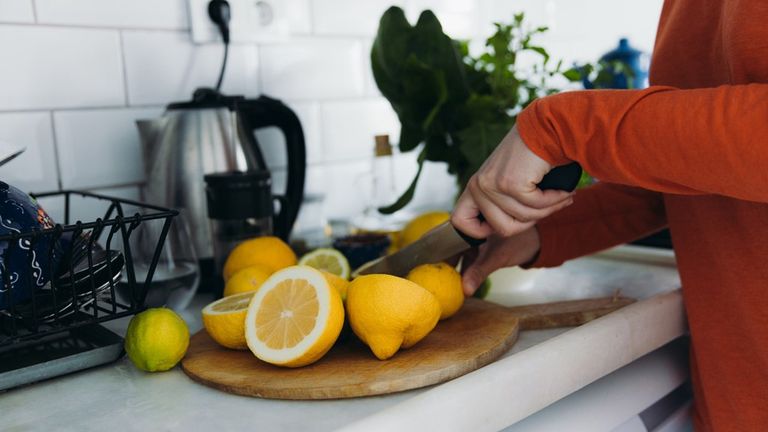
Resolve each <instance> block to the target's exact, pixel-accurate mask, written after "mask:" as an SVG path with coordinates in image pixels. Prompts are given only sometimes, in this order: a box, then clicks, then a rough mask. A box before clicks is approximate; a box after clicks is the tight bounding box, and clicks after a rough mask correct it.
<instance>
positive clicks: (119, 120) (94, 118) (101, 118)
mask: <svg viewBox="0 0 768 432" xmlns="http://www.w3.org/2000/svg"><path fill="white" fill-rule="evenodd" d="M161 113H162V108H160V107H156V108H138V109H137V108H127V109H125V108H122V109H110V110H76V111H58V112H55V113H54V115H53V121H54V125H55V128H56V144H57V146H58V150H59V167H60V169H61V186H62V188H64V189H92V188H99V187H104V186H117V185H128V184H137V183H140V182H141V181H143V179H144V163H143V161H142V151H141V145H140V143H139V137H138V134H137V133H136V125H135V122H136V120H137V119H146V118H153V117H157V116H159V115H160V114H161Z"/></svg>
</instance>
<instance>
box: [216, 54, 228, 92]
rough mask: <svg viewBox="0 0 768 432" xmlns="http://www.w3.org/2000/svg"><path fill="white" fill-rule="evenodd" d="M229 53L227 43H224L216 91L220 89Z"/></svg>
mask: <svg viewBox="0 0 768 432" xmlns="http://www.w3.org/2000/svg"><path fill="white" fill-rule="evenodd" d="M228 55H229V44H228V43H225V44H224V60H223V61H222V62H221V72H219V80H218V81H217V82H216V91H219V90H220V89H221V82H222V81H223V80H224V71H226V70H227V56H228Z"/></svg>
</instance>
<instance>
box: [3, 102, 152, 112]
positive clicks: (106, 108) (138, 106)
mask: <svg viewBox="0 0 768 432" xmlns="http://www.w3.org/2000/svg"><path fill="white" fill-rule="evenodd" d="M163 106H164V105H162V104H161V103H148V104H136V105H108V106H88V105H83V106H78V107H62V108H59V107H38V108H20V109H0V114H17V113H19V114H21V113H36V112H44V111H62V112H72V111H75V112H76V111H97V110H98V111H110V110H123V109H144V108H162V107H163Z"/></svg>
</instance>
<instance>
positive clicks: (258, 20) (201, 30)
mask: <svg viewBox="0 0 768 432" xmlns="http://www.w3.org/2000/svg"><path fill="white" fill-rule="evenodd" d="M209 1H210V0H188V5H189V20H190V24H191V27H192V41H193V42H195V43H198V44H202V43H207V42H215V41H220V40H221V35H220V34H219V30H218V29H217V28H216V26H215V25H214V24H213V22H212V21H211V19H210V17H208V3H209ZM227 1H228V2H229V8H230V11H231V16H232V18H231V19H230V21H229V38H230V42H231V43H233V44H237V43H253V42H273V41H280V40H284V39H286V38H287V37H288V35H289V33H290V30H291V29H290V23H289V20H288V6H289V4H290V3H291V2H287V1H284V0H227Z"/></svg>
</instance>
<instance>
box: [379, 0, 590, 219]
mask: <svg viewBox="0 0 768 432" xmlns="http://www.w3.org/2000/svg"><path fill="white" fill-rule="evenodd" d="M494 25H495V27H496V31H495V33H494V34H493V35H492V36H491V37H489V38H488V39H487V40H486V42H485V46H484V50H483V52H482V53H480V54H479V55H473V54H471V53H470V51H469V48H468V44H467V43H466V42H461V41H457V40H453V39H451V38H450V37H449V36H447V35H446V34H445V33H443V29H442V26H441V25H440V22H439V21H438V19H437V17H436V16H435V15H434V13H432V11H429V10H426V11H424V12H422V13H421V16H420V17H419V19H418V21H417V23H416V25H413V26H412V25H411V24H410V23H408V21H407V19H406V18H405V14H404V13H403V10H402V9H400V8H398V7H391V8H389V9H388V10H387V11H386V12H385V13H384V15H383V16H382V17H381V21H380V24H379V29H378V33H377V35H376V39H375V40H374V43H373V48H372V49H371V65H372V68H373V76H374V79H375V80H376V85H377V86H378V88H379V90H380V91H381V93H382V94H383V95H384V97H386V98H387V99H388V100H389V102H390V103H391V105H392V108H393V109H394V111H395V112H396V113H397V116H398V118H399V120H400V124H401V130H400V139H399V148H400V151H402V152H409V151H414V150H417V149H418V150H419V156H418V158H417V161H418V164H419V168H418V171H417V174H416V177H415V178H414V179H413V181H412V183H411V185H410V187H409V188H408V189H407V190H406V191H405V192H404V193H403V194H402V196H400V198H399V199H398V200H397V201H396V202H395V203H393V204H391V205H389V206H386V207H383V208H381V209H379V211H381V212H382V213H386V214H389V213H393V212H395V211H397V210H399V209H401V208H403V207H404V206H405V205H406V204H408V202H409V201H410V200H411V199H412V198H413V194H414V191H415V188H416V184H417V182H418V179H419V176H420V174H421V168H422V166H423V163H424V162H425V161H435V162H444V163H446V165H447V169H448V172H449V173H451V174H453V175H455V176H456V181H457V182H458V186H459V188H460V190H463V189H464V186H466V184H467V182H468V181H469V179H470V177H471V176H472V174H474V173H475V172H476V171H477V170H478V169H479V168H480V166H481V165H482V163H483V162H484V161H485V159H486V158H487V157H488V156H489V155H490V154H491V153H492V152H493V150H494V149H495V148H496V145H498V143H499V142H500V141H501V139H502V138H503V137H504V135H505V134H506V133H507V132H508V131H509V130H510V129H511V128H512V126H514V124H515V120H516V118H517V114H518V113H519V112H520V111H521V110H522V109H523V108H525V107H526V106H528V105H529V104H530V103H531V102H533V101H534V100H535V99H536V98H538V97H541V96H544V95H549V94H552V93H556V92H557V89H555V88H553V87H552V86H551V85H550V81H551V79H552V78H553V77H555V76H557V75H559V76H562V77H563V78H565V79H567V80H571V81H576V80H580V79H581V78H582V75H583V74H582V73H581V71H582V70H584V69H578V70H577V69H571V70H568V71H561V65H562V63H561V62H557V64H555V65H554V66H552V64H551V62H550V56H549V54H548V53H547V51H546V50H545V49H544V48H543V47H541V46H539V45H537V44H536V43H535V38H536V36H537V35H539V34H541V33H544V32H546V31H547V28H546V27H536V28H532V29H531V28H528V27H527V26H526V25H525V23H524V16H523V14H522V13H521V14H517V15H514V18H513V20H512V22H511V23H509V24H502V23H496V24H494ZM528 54H532V55H533V62H532V63H528V64H529V66H527V67H521V66H520V63H519V62H520V60H521V57H522V56H524V55H528ZM528 60H530V57H529V58H528ZM422 144H423V145H422Z"/></svg>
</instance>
